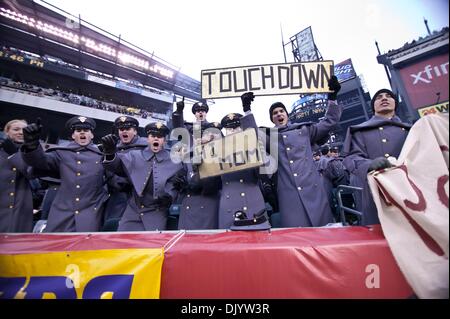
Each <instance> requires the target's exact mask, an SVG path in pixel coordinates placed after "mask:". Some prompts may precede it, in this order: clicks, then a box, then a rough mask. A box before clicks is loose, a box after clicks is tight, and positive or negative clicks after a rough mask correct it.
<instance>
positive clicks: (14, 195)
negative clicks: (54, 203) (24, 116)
mask: <svg viewBox="0 0 450 319" xmlns="http://www.w3.org/2000/svg"><path fill="white" fill-rule="evenodd" d="M26 126H27V122H25V121H24V120H12V121H9V122H8V123H6V125H5V128H4V133H5V137H4V138H2V140H1V141H0V189H1V191H0V232H1V233H13V232H31V231H32V229H33V199H32V192H31V187H30V183H29V179H30V178H32V176H31V172H30V167H29V166H28V165H26V164H25V162H24V161H23V159H22V156H21V155H20V153H19V152H18V150H19V147H20V145H22V143H23V128H24V127H26Z"/></svg>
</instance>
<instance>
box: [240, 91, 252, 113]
mask: <svg viewBox="0 0 450 319" xmlns="http://www.w3.org/2000/svg"><path fill="white" fill-rule="evenodd" d="M254 99H255V95H254V94H253V92H246V93H244V94H242V95H241V101H242V108H243V109H244V112H247V111H250V106H251V104H252V102H253V100H254Z"/></svg>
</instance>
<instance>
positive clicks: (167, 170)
mask: <svg viewBox="0 0 450 319" xmlns="http://www.w3.org/2000/svg"><path fill="white" fill-rule="evenodd" d="M145 131H146V133H147V136H148V139H147V141H148V146H147V147H146V148H145V149H143V150H139V149H138V150H132V151H130V152H128V153H122V154H121V153H116V151H117V148H116V142H117V141H116V139H115V137H114V136H113V135H107V136H104V137H103V138H102V145H103V152H104V161H103V166H104V167H105V168H106V169H108V170H110V171H111V172H113V173H115V174H117V175H119V176H123V177H126V178H127V179H128V181H129V182H130V183H131V184H132V186H133V189H132V194H133V195H132V197H131V198H130V199H129V200H128V204H127V208H126V209H125V212H124V214H123V216H122V218H121V220H120V222H119V229H118V230H119V231H147V230H165V229H166V227H167V217H168V211H169V207H170V205H171V204H172V202H173V200H174V199H175V198H176V196H177V190H176V189H175V186H174V182H173V179H174V178H175V177H176V176H177V174H180V172H181V171H182V170H183V165H182V164H181V163H175V162H172V160H171V158H170V154H169V151H167V150H165V149H164V143H165V137H166V135H167V134H168V133H169V129H168V128H167V126H165V125H164V124H162V123H160V122H157V123H150V124H148V125H147V126H146V127H145Z"/></svg>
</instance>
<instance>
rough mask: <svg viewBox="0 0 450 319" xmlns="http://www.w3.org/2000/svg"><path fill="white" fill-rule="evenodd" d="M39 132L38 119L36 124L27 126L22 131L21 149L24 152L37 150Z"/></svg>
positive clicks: (40, 127) (40, 126) (39, 120)
mask: <svg viewBox="0 0 450 319" xmlns="http://www.w3.org/2000/svg"><path fill="white" fill-rule="evenodd" d="M41 131H42V125H41V119H40V118H39V117H38V118H37V119H36V123H32V124H30V125H27V126H26V127H25V128H24V129H23V140H24V142H23V147H24V148H25V150H26V151H33V150H35V149H37V148H38V146H39V137H40V136H41Z"/></svg>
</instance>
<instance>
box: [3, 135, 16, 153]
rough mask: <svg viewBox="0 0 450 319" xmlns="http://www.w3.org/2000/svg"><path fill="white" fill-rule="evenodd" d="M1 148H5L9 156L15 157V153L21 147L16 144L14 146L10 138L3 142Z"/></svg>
mask: <svg viewBox="0 0 450 319" xmlns="http://www.w3.org/2000/svg"><path fill="white" fill-rule="evenodd" d="M0 147H1V148H3V150H4V151H5V152H6V154H8V155H13V154H14V153H16V152H17V151H18V150H19V147H18V146H17V145H16V144H14V142H13V141H11V139H9V138H6V139H4V140H1V141H0Z"/></svg>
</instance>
